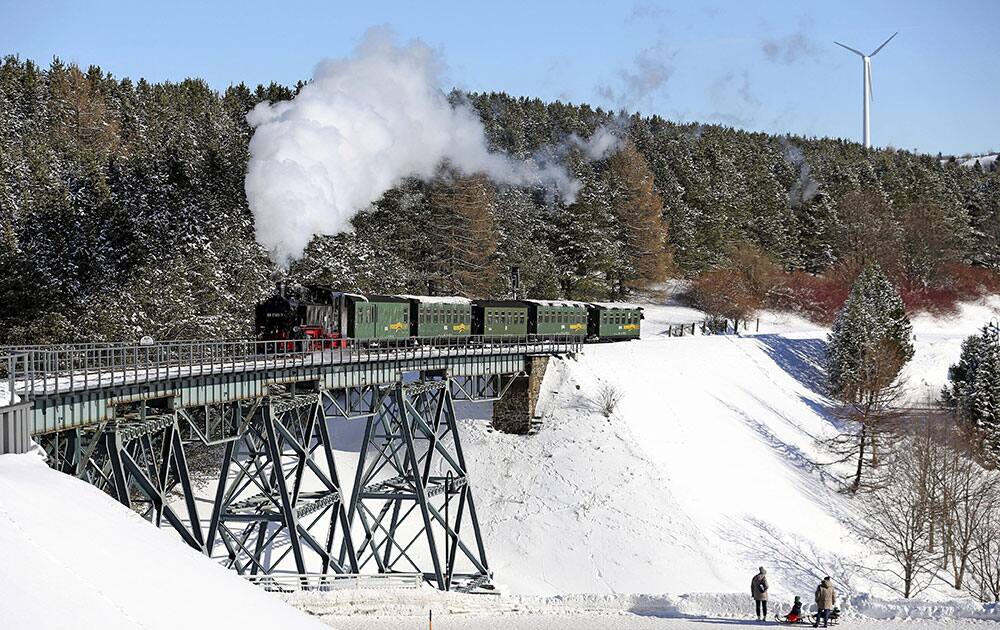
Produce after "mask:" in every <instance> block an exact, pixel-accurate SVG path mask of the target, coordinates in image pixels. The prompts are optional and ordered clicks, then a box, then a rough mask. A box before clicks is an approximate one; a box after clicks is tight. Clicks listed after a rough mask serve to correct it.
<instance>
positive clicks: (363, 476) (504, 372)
mask: <svg viewBox="0 0 1000 630" xmlns="http://www.w3.org/2000/svg"><path fill="white" fill-rule="evenodd" d="M575 349H576V348H575V343H570V342H569V341H567V340H562V341H548V342H547V341H545V340H533V339H521V340H517V341H515V342H512V343H511V344H502V345H498V346H497V347H496V348H495V350H496V352H495V353H494V352H490V351H489V350H487V349H485V346H480V347H472V348H470V349H469V350H468V351H461V350H460V349H458V348H455V347H452V346H450V345H449V346H447V348H446V349H445V350H444V351H443V352H441V351H440V350H441V349H440V348H439V349H438V350H439V351H438V352H433V351H430V350H428V349H427V348H426V347H425V348H422V349H419V350H418V351H416V352H414V350H413V349H412V348H408V347H401V348H400V349H399V353H398V355H397V356H387V354H391V353H387V349H385V348H379V349H376V350H373V351H372V354H373V355H374V356H372V357H371V358H372V359H373V360H372V361H367V362H366V361H363V360H360V359H358V357H361V356H362V355H363V352H360V351H358V352H352V353H350V354H349V355H348V356H349V361H347V362H334V361H330V363H329V364H326V363H325V359H323V358H322V357H321V358H320V359H319V363H320V366H319V367H320V369H316V365H315V364H316V362H317V359H316V355H315V353H314V354H313V357H312V359H311V360H309V361H306V360H303V359H302V357H301V356H299V357H296V356H294V355H293V356H287V355H289V354H290V353H288V352H287V350H286V351H285V353H284V354H279V353H277V352H275V353H274V354H273V355H272V357H271V361H272V363H271V367H270V368H267V367H265V368H264V369H259V367H260V365H261V363H264V362H262V361H257V360H256V359H255V358H242V359H240V360H239V362H240V365H242V366H245V367H248V368H251V369H241V370H233V371H232V372H229V373H228V374H231V375H232V376H231V378H226V377H225V375H226V374H227V372H225V370H224V369H223V370H220V371H219V372H218V373H214V371H215V368H213V369H212V373H210V374H208V375H205V374H204V373H203V372H204V368H198V367H197V366H195V365H194V364H192V365H189V366H187V368H186V369H185V366H183V365H181V364H180V362H178V363H176V364H174V365H173V366H172V367H171V368H170V369H167V370H164V369H162V368H161V366H159V365H157V366H154V367H153V368H152V369H153V372H152V373H153V374H155V375H157V376H158V378H154V379H150V380H149V381H147V382H138V383H136V382H131V383H130V382H119V383H117V384H116V380H115V378H114V377H111V378H109V379H108V380H107V381H105V380H104V377H103V376H101V375H100V374H99V375H98V376H97V377H96V379H95V378H94V377H93V363H99V361H94V360H93V359H92V358H90V357H88V358H86V359H84V360H85V361H87V362H88V366H87V368H86V370H87V372H86V374H85V375H82V376H80V377H79V380H77V379H75V378H73V376H72V375H71V376H70V381H71V382H75V383H84V386H83V387H82V388H77V389H73V388H70V391H68V392H58V393H56V392H54V391H52V392H50V391H49V389H51V388H49V387H46V388H44V389H43V392H42V393H43V395H41V396H37V391H38V389H37V388H38V383H37V382H30V379H25V380H26V381H29V382H24V383H23V384H22V386H21V390H20V391H22V392H25V394H27V396H28V397H29V398H32V394H36V395H35V396H34V397H33V398H34V399H35V401H36V404H34V405H33V410H34V411H33V413H34V415H33V423H34V426H35V427H36V428H41V429H42V430H35V431H33V432H32V433H33V436H34V439H35V441H36V442H38V443H39V444H41V445H42V447H43V448H44V449H45V451H46V453H47V454H48V456H49V463H50V465H51V466H52V467H54V468H56V469H58V470H61V471H63V472H66V473H69V474H73V475H76V476H78V477H80V478H81V479H84V480H86V481H88V482H90V483H92V484H94V485H95V486H97V487H98V488H100V489H102V490H104V491H105V492H107V493H108V494H110V495H111V496H113V497H114V498H116V499H117V500H118V501H120V502H121V503H122V504H123V505H126V506H129V507H131V508H132V509H134V510H135V511H136V512H138V513H139V514H141V515H142V516H143V517H145V518H147V519H148V520H150V521H151V522H152V523H154V524H155V525H157V526H169V527H171V528H173V529H174V530H176V531H177V533H178V534H179V535H180V537H181V539H182V540H184V541H185V542H186V543H187V544H188V545H190V546H191V547H193V548H195V549H197V550H199V551H200V552H202V553H205V554H207V555H210V556H212V557H215V558H217V559H218V560H219V561H220V562H222V563H223V564H224V565H226V566H227V567H230V568H232V569H234V570H235V571H237V572H239V573H241V574H244V575H249V576H278V575H283V576H286V577H288V576H289V575H300V576H305V575H316V574H319V575H323V574H357V573H359V572H378V573H380V574H392V573H397V574H412V573H418V574H421V575H423V576H424V579H425V580H426V581H427V582H429V583H431V584H433V585H434V586H436V587H437V588H440V589H443V590H449V589H458V590H471V589H475V588H478V587H481V586H484V585H488V583H489V580H490V579H491V577H492V574H491V572H490V569H489V564H488V562H487V558H486V551H485V544H484V541H483V536H482V531H481V528H480V524H479V515H478V514H477V511H476V505H475V500H474V496H473V494H474V493H473V483H472V478H471V476H470V473H469V470H468V467H467V462H466V460H465V456H464V453H463V451H462V444H461V439H460V435H459V427H458V422H457V417H456V411H455V402H456V401H463V402H482V401H492V400H498V399H500V398H501V397H502V396H503V395H504V393H505V391H506V390H507V388H509V386H510V384H511V383H512V382H513V380H514V379H515V378H517V377H519V376H522V375H523V374H524V371H525V369H527V368H526V366H527V365H528V356H530V355H532V354H535V355H537V354H540V353H551V354H555V353H560V352H572V351H574V350H575ZM255 350H260V349H259V348H255ZM359 350H360V349H359ZM102 352H103V350H102ZM137 352H138V351H137ZM128 354H129V352H128V351H127V350H118V351H115V350H112V351H110V352H107V355H108V356H127V355H128ZM197 354H198V353H197V352H194V351H192V352H190V353H189V356H192V357H194V356H196V355H197ZM341 355H342V356H343V353H341ZM133 356H134V355H133ZM30 361H33V362H34V367H33V368H32V369H36V370H37V366H38V365H40V364H48V365H53V364H55V365H65V362H62V363H60V361H59V359H54V358H53V357H46V356H41V357H33V358H32V359H31V360H30ZM26 363H27V361H26ZM70 363H71V369H72V362H70ZM289 363H291V365H289ZM265 365H266V363H265ZM8 366H9V367H8V369H7V376H8V377H10V376H11V375H12V373H16V369H14V368H12V367H10V363H8ZM345 368H346V369H345ZM116 369H117V371H118V372H119V373H125V372H127V369H125V370H123V369H121V368H120V367H111V368H109V369H108V371H115V370H116ZM132 369H133V374H136V375H137V374H139V373H140V370H143V373H147V372H148V370H149V369H150V368H149V367H148V366H147V367H145V368H140V367H138V366H133V368H132ZM220 375H222V377H221V378H220ZM42 378H43V379H45V380H49V379H51V381H52V382H55V383H56V384H57V385H56V387H58V384H59V383H65V382H66V378H65V372H62V373H61V374H60V373H58V372H57V373H55V374H51V373H49V372H45V373H44V376H43V377H42ZM10 382H11V385H10V387H11V390H12V391H18V390H17V383H16V379H14V378H11V379H10ZM90 383H97V384H99V385H100V386H98V387H88V386H87V385H88V384H90ZM88 396H89V397H90V399H94V397H95V396H98V397H99V398H98V399H97V400H96V401H94V400H90V401H89V402H88V401H87V398H88ZM100 396H104V397H103V398H100ZM81 402H82V403H83V404H81ZM0 406H2V405H0ZM53 416H54V417H53ZM81 418H82V419H83V421H82V422H81V421H80V420H81ZM67 419H69V421H67ZM338 421H354V422H362V423H363V424H364V436H363V438H362V439H361V440H360V442H359V443H357V440H355V442H356V443H355V444H353V445H351V444H336V443H335V439H334V433H335V431H333V430H332V429H331V427H334V426H336V425H335V423H336V422H338ZM72 423H76V425H77V426H60V425H66V424H72ZM53 425H55V426H56V427H58V429H57V430H51V427H52V426H53ZM345 449H346V451H347V452H346V455H345ZM352 449H353V450H354V451H356V459H357V462H356V464H355V463H354V462H353V461H350V464H351V468H350V469H351V470H353V473H354V474H353V483H350V485H349V486H348V487H345V486H344V485H343V483H342V480H341V477H340V474H339V470H338V465H337V464H338V459H345V458H346V459H348V460H351V451H352ZM191 457H195V458H196V459H199V460H202V461H201V462H200V464H199V465H198V466H195V468H197V469H198V470H204V469H205V468H206V466H204V460H205V458H208V459H209V460H210V461H211V465H209V466H208V467H207V468H209V469H210V470H213V471H215V470H217V471H218V472H217V474H216V475H214V476H210V477H206V476H205V475H204V473H201V474H193V473H192V466H191V465H190V462H189V459H190V458H191ZM341 463H342V462H341ZM347 490H350V491H349V492H347Z"/></svg>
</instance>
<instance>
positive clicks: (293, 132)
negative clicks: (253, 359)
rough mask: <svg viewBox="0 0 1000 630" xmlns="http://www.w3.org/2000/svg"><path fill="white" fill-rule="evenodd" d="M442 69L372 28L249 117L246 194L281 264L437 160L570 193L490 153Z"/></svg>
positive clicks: (414, 46)
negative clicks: (446, 85) (283, 97)
mask: <svg viewBox="0 0 1000 630" xmlns="http://www.w3.org/2000/svg"><path fill="white" fill-rule="evenodd" d="M442 69H443V64H442V62H441V59H440V56H439V55H438V54H437V53H435V52H434V51H433V50H431V49H430V48H429V47H428V46H427V45H425V44H423V43H422V42H420V41H417V40H413V41H410V42H409V43H407V44H406V45H402V46H401V45H397V44H396V43H395V41H394V37H393V33H392V32H391V31H390V30H389V29H386V28H376V29H370V30H369V31H368V32H367V33H366V34H365V36H364V38H363V39H362V41H361V43H360V44H359V45H358V46H357V48H356V49H355V51H354V53H353V55H352V56H350V57H348V58H345V59H338V60H329V61H323V62H321V63H320V64H319V65H318V66H317V67H316V70H315V73H314V77H313V80H312V81H310V82H309V83H308V84H306V85H305V86H304V87H303V88H302V90H301V91H300V92H299V93H298V94H297V95H296V96H295V98H294V99H293V100H291V101H283V102H279V103H273V104H272V103H261V104H260V105H258V106H257V107H255V108H254V109H253V110H252V111H251V112H250V113H249V114H248V115H247V121H248V122H249V123H250V125H251V127H253V128H254V134H253V138H251V140H250V162H249V165H248V167H247V176H246V193H247V200H248V201H249V204H250V209H251V210H252V211H253V213H254V217H255V219H256V230H257V240H258V242H259V243H260V244H261V245H262V246H263V247H265V248H266V249H268V250H269V251H271V252H272V254H273V255H274V257H275V259H276V261H277V262H278V263H279V264H282V265H287V264H288V262H289V261H290V260H291V259H293V258H295V257H298V256H300V255H301V254H302V252H303V251H304V249H305V247H306V245H307V244H308V243H309V240H310V239H311V238H312V236H313V235H314V234H335V233H339V232H344V231H349V230H350V229H351V223H350V221H351V218H352V217H353V216H354V215H355V214H356V213H357V212H359V211H361V210H363V209H365V208H366V207H368V206H369V205H370V204H371V203H373V202H374V201H377V200H378V199H379V197H381V196H382V194H383V193H384V192H385V191H387V190H388V189H390V188H392V187H393V186H394V185H396V184H398V183H399V182H400V181H402V180H403V179H405V178H407V177H417V178H421V179H429V178H431V177H432V176H434V174H435V173H436V172H437V170H438V168H439V166H440V165H441V164H442V163H443V162H447V163H448V164H449V166H450V167H451V168H453V169H455V170H457V171H458V172H459V173H462V174H472V173H483V174H485V175H487V176H489V177H490V178H491V179H492V180H493V181H495V182H497V183H501V184H509V185H537V186H545V187H549V188H554V189H556V190H557V191H558V192H559V194H560V195H561V196H562V198H563V200H564V201H566V202H570V203H571V202H572V201H573V200H574V198H575V196H576V193H577V191H578V190H579V187H580V184H579V183H578V182H577V181H576V180H574V179H573V178H572V177H570V176H569V174H568V173H567V172H566V170H565V169H564V168H563V167H562V166H561V165H559V164H554V163H542V162H539V161H515V160H512V159H510V158H509V157H508V156H505V155H502V154H499V153H496V152H491V151H490V150H489V148H488V146H487V140H486V135H485V131H484V128H483V124H482V122H481V121H480V120H479V116H478V115H477V113H476V112H475V110H474V109H473V108H472V107H471V106H469V105H468V104H465V103H459V104H457V105H453V104H452V103H450V102H449V100H448V98H447V96H446V95H445V93H444V92H443V90H442V89H441V72H442Z"/></svg>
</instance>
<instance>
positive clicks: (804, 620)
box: [774, 615, 813, 626]
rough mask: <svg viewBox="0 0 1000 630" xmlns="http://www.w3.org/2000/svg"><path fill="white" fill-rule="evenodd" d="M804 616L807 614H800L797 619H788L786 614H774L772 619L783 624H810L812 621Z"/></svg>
mask: <svg viewBox="0 0 1000 630" xmlns="http://www.w3.org/2000/svg"><path fill="white" fill-rule="evenodd" d="M806 617H807V615H802V616H800V617H799V618H798V620H797V621H789V620H788V617H787V616H786V615H775V616H774V620H775V621H777V622H778V623H780V624H781V625H783V626H811V625H812V624H813V622H812V621H810V620H809V619H807V618H806Z"/></svg>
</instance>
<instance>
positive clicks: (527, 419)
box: [493, 356, 549, 435]
mask: <svg viewBox="0 0 1000 630" xmlns="http://www.w3.org/2000/svg"><path fill="white" fill-rule="evenodd" d="M548 364H549V357H548V356H533V357H529V360H528V362H527V366H526V367H527V375H525V376H515V377H513V379H514V380H513V382H512V383H510V387H509V389H507V393H506V394H504V396H503V398H501V399H500V400H497V401H496V402H494V403H493V427H494V428H495V429H496V430H497V431H502V432H504V433H515V434H521V435H523V434H526V433H528V432H529V431H531V427H532V423H533V421H534V420H535V417H536V411H537V407H538V396H539V394H540V393H541V391H542V380H543V379H544V378H545V370H546V368H547V367H548Z"/></svg>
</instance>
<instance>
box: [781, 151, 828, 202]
mask: <svg viewBox="0 0 1000 630" xmlns="http://www.w3.org/2000/svg"><path fill="white" fill-rule="evenodd" d="M781 144H782V146H783V147H784V149H785V150H784V158H785V161H786V162H788V163H789V164H791V165H792V166H794V167H796V168H797V169H799V176H798V177H797V178H796V180H795V182H794V183H793V184H792V188H791V189H790V190H789V191H788V205H789V207H791V208H798V207H800V206H802V205H803V204H806V203H809V201H811V200H812V198H813V197H815V196H816V193H818V192H819V182H817V181H816V180H815V179H814V178H813V176H812V167H810V166H809V162H808V161H807V160H806V156H805V154H803V153H802V149H800V148H798V147H797V146H795V145H794V144H792V143H791V142H789V141H787V140H784V139H782V142H781Z"/></svg>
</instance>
